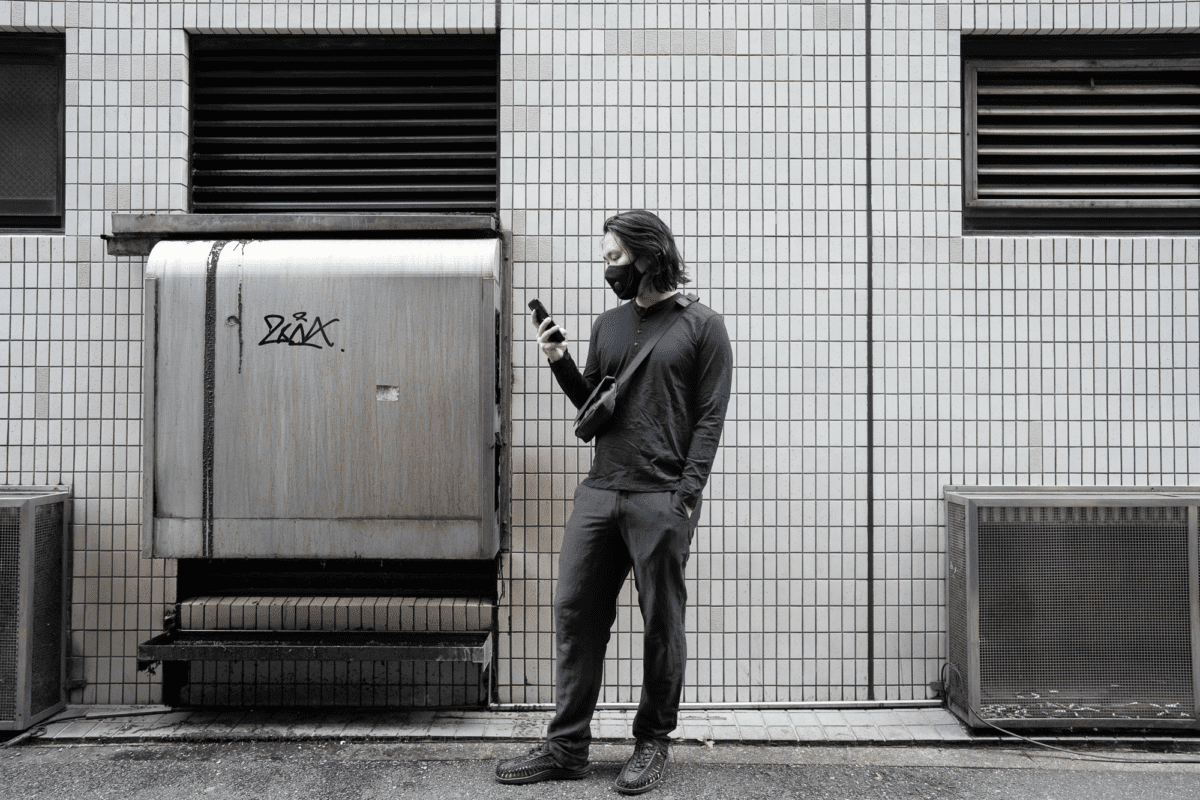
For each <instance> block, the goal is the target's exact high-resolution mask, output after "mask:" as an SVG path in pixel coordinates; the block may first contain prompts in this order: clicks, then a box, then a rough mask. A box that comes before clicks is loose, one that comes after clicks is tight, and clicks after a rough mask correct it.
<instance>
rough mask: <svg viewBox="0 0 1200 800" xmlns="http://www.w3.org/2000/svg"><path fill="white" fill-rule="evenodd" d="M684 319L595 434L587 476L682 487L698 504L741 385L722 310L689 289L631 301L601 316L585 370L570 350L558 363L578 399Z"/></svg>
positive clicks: (646, 488)
mask: <svg viewBox="0 0 1200 800" xmlns="http://www.w3.org/2000/svg"><path fill="white" fill-rule="evenodd" d="M677 315H682V318H681V319H680V320H679V321H678V322H676V323H675V324H674V325H673V326H672V327H671V328H670V329H669V330H668V331H667V332H666V333H665V334H664V335H663V337H662V338H661V339H660V340H659V342H658V344H656V345H655V346H654V349H653V350H652V351H651V352H650V355H649V356H647V358H646V360H645V362H644V363H643V364H642V365H641V367H640V368H639V369H638V371H637V372H636V373H635V374H634V376H633V377H632V378H631V379H630V383H629V385H628V386H626V388H625V389H624V390H623V391H622V393H621V397H620V399H619V400H618V402H617V409H616V413H615V414H614V415H613V417H612V419H611V420H610V422H609V424H608V425H607V426H606V427H605V429H604V431H603V432H601V433H600V435H599V436H597V437H596V440H595V441H596V455H595V458H594V459H593V461H592V469H591V471H590V472H589V473H588V476H587V478H585V479H584V481H583V482H584V483H585V484H586V485H588V486H591V487H594V488H597V489H618V490H624V491H630V492H662V491H674V492H675V493H676V495H677V497H678V498H679V500H681V501H682V502H683V503H684V504H686V505H687V506H689V507H692V508H694V507H695V505H696V501H697V500H698V499H699V498H700V494H701V492H702V491H703V489H704V486H705V484H706V483H708V476H709V473H710V472H711V471H712V465H713V460H714V459H715V458H716V455H717V445H718V444H719V442H720V439H721V431H722V429H723V428H724V426H725V411H726V409H727V408H728V407H729V394H730V391H731V388H732V384H733V348H732V347H731V346H730V344H729V334H728V333H727V332H726V330H725V323H724V321H723V320H722V319H721V315H720V314H718V313H717V312H715V311H713V310H712V309H711V308H708V307H707V306H704V305H702V304H700V303H698V302H694V303H690V304H688V301H686V300H685V299H684V296H683V295H682V294H677V295H674V296H673V297H669V298H667V299H666V300H662V301H660V302H658V303H655V304H654V305H652V306H650V307H649V308H642V307H641V306H639V305H638V304H637V303H636V301H630V302H628V303H624V304H622V305H619V306H617V307H616V308H613V309H610V310H608V311H605V312H604V313H603V314H601V315H600V316H599V317H597V318H596V321H595V322H594V323H593V324H592V335H591V341H590V344H589V347H588V358H587V365H586V366H585V367H584V370H583V373H582V374H580V372H579V368H578V367H577V366H576V365H575V361H574V360H573V359H572V358H571V354H570V353H569V352H568V353H567V354H566V355H564V356H563V357H562V358H560V359H559V360H558V361H554V362H551V364H550V367H551V369H552V370H553V372H554V377H555V378H556V379H557V380H558V384H559V386H561V387H562V389H563V391H564V392H566V394H567V397H568V398H570V400H571V402H572V403H574V404H575V407H576V408H578V407H580V406H582V405H583V403H584V402H585V401H586V400H587V398H588V396H589V395H590V394H591V392H592V389H593V388H594V387H595V386H596V385H597V384H598V383H599V382H600V381H601V379H602V378H603V377H604V376H606V375H618V374H620V372H621V370H622V369H623V368H624V366H625V364H627V363H628V362H629V360H630V359H632V358H634V357H635V356H636V354H637V349H638V348H639V347H641V346H642V344H643V343H644V342H645V341H646V340H647V339H649V338H650V336H652V335H653V334H654V332H655V331H656V330H657V329H658V328H659V326H662V325H666V324H668V323H670V321H671V320H672V319H674V318H675V317H676V316H677Z"/></svg>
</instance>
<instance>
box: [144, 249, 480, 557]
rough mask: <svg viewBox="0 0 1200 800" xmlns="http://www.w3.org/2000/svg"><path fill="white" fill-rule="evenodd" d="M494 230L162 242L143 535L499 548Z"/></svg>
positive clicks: (288, 544)
mask: <svg viewBox="0 0 1200 800" xmlns="http://www.w3.org/2000/svg"><path fill="white" fill-rule="evenodd" d="M499 274H500V243H499V241H498V240H495V239H470V240H388V241H374V240H354V241H346V240H340V241H339V240H275V241H249V242H240V241H231V242H212V241H208V242H162V243H160V244H158V245H157V246H155V248H154V250H153V252H152V253H151V254H150V257H149V259H148V261H147V265H146V280H145V320H146V335H145V342H146V352H145V362H144V363H145V370H144V387H143V388H144V394H145V401H146V413H145V415H144V418H145V423H144V424H145V432H144V435H145V443H144V448H143V452H144V471H145V486H144V502H145V509H146V510H145V513H144V519H145V521H146V524H145V526H144V528H143V550H144V552H145V553H146V555H147V556H152V557H166V558H197V557H199V558H209V557H211V558H370V559H392V558H420V559H478V558H490V557H492V556H494V555H495V553H496V551H497V547H498V542H499V536H498V525H497V513H498V512H497V492H496V481H497V464H496V461H497V457H496V447H497V434H498V432H499V430H500V406H499V401H500V396H501V388H500V386H499V377H498V376H499V374H500V371H499V370H498V368H497V341H498V338H499V335H498V326H499V320H500V315H499V309H500V301H501V294H500V290H499V286H498V276H499Z"/></svg>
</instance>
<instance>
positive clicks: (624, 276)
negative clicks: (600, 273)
mask: <svg viewBox="0 0 1200 800" xmlns="http://www.w3.org/2000/svg"><path fill="white" fill-rule="evenodd" d="M604 280H606V281H608V285H609V286H610V287H612V290H613V291H614V292H616V295H617V297H619V298H621V299H622V300H632V299H633V298H635V297H637V293H638V287H639V286H641V285H642V273H641V272H640V271H638V268H637V266H636V265H635V264H634V263H632V262H630V263H629V264H625V265H623V266H619V267H613V266H610V267H605V268H604Z"/></svg>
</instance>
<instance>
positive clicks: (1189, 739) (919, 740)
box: [34, 706, 1200, 749]
mask: <svg viewBox="0 0 1200 800" xmlns="http://www.w3.org/2000/svg"><path fill="white" fill-rule="evenodd" d="M633 715H634V711H632V710H619V711H615V710H601V711H598V712H597V714H596V717H595V719H594V721H593V723H592V734H593V736H594V738H595V740H596V741H597V742H600V743H603V742H609V743H615V742H625V741H629V740H630V727H631V725H632V722H633ZM550 716H551V712H549V711H490V710H486V709H480V710H459V711H452V710H442V711H390V710H383V709H381V710H374V709H346V710H336V709H329V710H326V709H310V708H300V709H247V710H227V711H205V710H174V709H171V708H169V707H166V706H72V707H69V708H68V709H66V710H65V711H64V712H63V713H61V714H59V715H57V716H56V717H54V718H53V719H51V720H49V721H47V722H45V723H42V726H35V728H34V730H36V729H37V728H38V727H44V728H45V731H44V732H40V731H39V733H38V734H37V735H36V738H37V739H38V740H39V741H42V742H51V741H52V742H56V743H110V742H145V743H155V742H162V743H170V742H213V741H338V742H346V741H350V742H421V741H426V742H484V741H497V740H502V741H511V742H522V741H537V740H539V739H541V738H542V737H543V736H544V735H545V731H546V724H547V722H549V720H550ZM1036 736H1037V738H1038V739H1043V740H1048V741H1055V742H1059V743H1064V742H1075V743H1080V744H1088V745H1092V746H1106V745H1118V744H1120V745H1137V744H1146V745H1164V746H1166V745H1170V746H1180V745H1181V746H1183V747H1184V749H1190V746H1200V736H1196V735H1194V734H1189V733H1188V732H1173V733H1168V734H1162V735H1151V734H1148V735H1130V734H1125V733H1121V732H1119V731H1117V732H1110V733H1101V734H1092V735H1087V734H1084V733H1072V734H1070V735H1064V736H1044V735H1041V734H1037V735H1036ZM674 738H675V739H676V740H677V741H679V742H681V743H693V744H706V745H712V744H715V743H720V744H738V743H743V744H774V745H784V744H793V745H794V744H805V745H826V744H835V745H848V744H859V745H904V744H909V745H948V744H959V745H969V744H972V743H976V744H995V743H997V742H999V741H1002V740H1004V738H1005V737H1003V736H1001V734H999V733H997V732H994V731H987V732H976V731H970V730H968V729H967V728H965V727H963V726H962V725H961V724H960V723H959V722H958V720H957V719H956V718H955V717H954V716H953V715H952V714H950V712H949V711H947V710H946V709H944V708H937V707H930V708H913V707H908V708H874V709H836V708H829V709H814V710H794V709H786V710H751V709H737V710H719V709H712V710H691V709H688V710H683V711H681V712H680V719H679V727H678V728H677V729H676V730H675V732H674Z"/></svg>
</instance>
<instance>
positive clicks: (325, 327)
mask: <svg viewBox="0 0 1200 800" xmlns="http://www.w3.org/2000/svg"><path fill="white" fill-rule="evenodd" d="M292 320H294V321H293V322H288V320H287V317H285V316H283V315H282V314H267V315H266V316H265V317H263V322H265V323H267V335H266V336H264V337H263V338H262V341H261V342H259V343H258V344H259V346H260V347H261V346H262V345H264V344H286V345H288V346H289V347H315V348H317V349H318V350H320V349H321V348H322V345H321V342H320V341H318V340H317V336H318V335H320V337H321V340H323V341H324V342H325V345H324V346H325V347H333V341H332V340H331V339H330V338H329V328H330V327H331V326H332V325H333V323H335V322H337V321H338V319H337V317H334V318H333V319H331V320H329V321H328V322H324V321H322V320H321V318H320V317H314V318H313V319H312V320H311V321H310V320H309V319H308V312H307V311H297V312H296V313H295V314H292ZM306 323H307V326H306Z"/></svg>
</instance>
